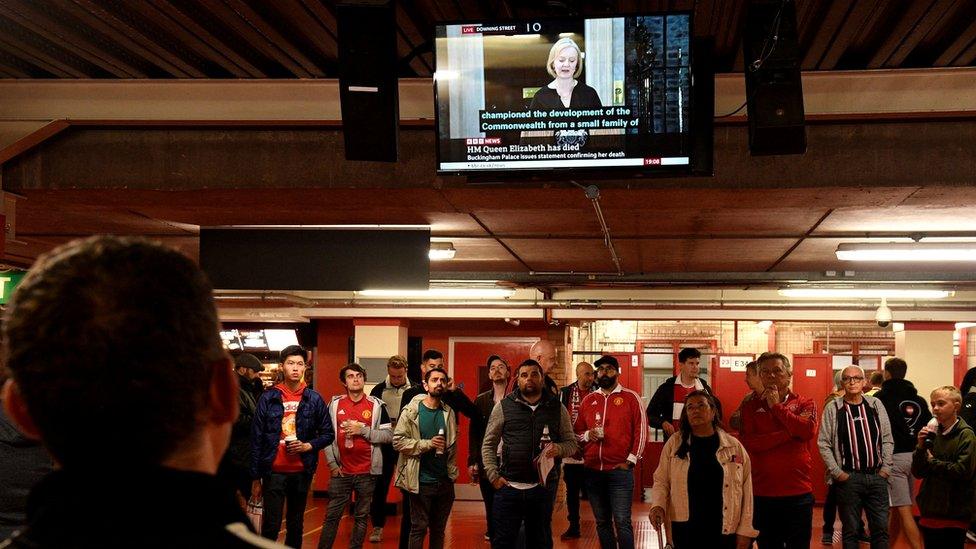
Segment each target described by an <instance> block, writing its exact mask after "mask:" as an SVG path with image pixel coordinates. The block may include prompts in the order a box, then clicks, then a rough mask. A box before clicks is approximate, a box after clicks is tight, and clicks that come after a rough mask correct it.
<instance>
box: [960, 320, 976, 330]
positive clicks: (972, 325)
mask: <svg viewBox="0 0 976 549" xmlns="http://www.w3.org/2000/svg"><path fill="white" fill-rule="evenodd" d="M966 328H976V322H956V329H957V330H964V329H966Z"/></svg>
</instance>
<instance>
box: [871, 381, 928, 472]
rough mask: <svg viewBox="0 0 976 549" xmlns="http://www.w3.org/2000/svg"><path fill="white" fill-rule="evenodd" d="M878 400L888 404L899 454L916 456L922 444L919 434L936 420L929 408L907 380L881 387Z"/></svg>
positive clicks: (883, 384)
mask: <svg viewBox="0 0 976 549" xmlns="http://www.w3.org/2000/svg"><path fill="white" fill-rule="evenodd" d="M874 398H876V399H878V400H880V401H881V402H882V403H884V407H885V411H886V412H888V422H889V423H891V436H892V437H893V438H894V439H895V453H896V454H902V453H905V452H912V451H914V450H915V446H916V445H917V444H918V432H919V431H920V430H921V429H922V427H925V424H926V423H928V422H929V420H930V419H932V414H931V412H929V405H928V403H926V402H925V399H924V398H922V397H920V396H918V391H917V390H916V389H915V386H914V385H912V382H911V381H908V380H907V379H889V380H886V381H885V382H884V383H882V384H881V389H880V390H879V391H878V392H877V393H875V394H874Z"/></svg>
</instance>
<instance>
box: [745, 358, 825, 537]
mask: <svg viewBox="0 0 976 549" xmlns="http://www.w3.org/2000/svg"><path fill="white" fill-rule="evenodd" d="M756 361H757V362H758V363H759V376H760V377H761V378H762V382H763V387H764V388H765V389H764V391H763V394H762V396H761V397H760V398H754V399H752V400H750V401H748V402H745V403H743V404H742V428H741V429H740V431H739V440H741V441H742V445H743V446H745V448H746V451H747V452H749V457H751V458H752V471H753V474H752V492H753V501H754V502H755V505H754V512H753V526H755V527H756V529H758V530H759V538H758V539H757V543H758V545H759V549H766V548H770V547H775V548H776V549H781V548H783V547H786V548H787V549H796V548H799V547H809V546H810V531H811V529H812V523H813V483H812V480H811V472H812V468H813V461H812V458H811V456H810V441H811V440H812V439H813V437H814V435H815V434H816V432H817V407H816V405H815V404H814V403H813V400H811V399H809V398H803V397H801V396H800V395H797V394H796V393H794V392H792V391H790V382H791V381H792V380H793V367H792V366H791V365H790V359H788V358H786V356H785V355H782V354H780V353H763V354H761V355H759V358H757V359H756Z"/></svg>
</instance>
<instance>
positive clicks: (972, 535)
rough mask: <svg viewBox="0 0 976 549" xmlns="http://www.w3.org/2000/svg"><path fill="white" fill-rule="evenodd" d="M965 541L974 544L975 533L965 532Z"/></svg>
mask: <svg viewBox="0 0 976 549" xmlns="http://www.w3.org/2000/svg"><path fill="white" fill-rule="evenodd" d="M966 539H967V540H968V541H969V543H976V532H973V531H972V530H966Z"/></svg>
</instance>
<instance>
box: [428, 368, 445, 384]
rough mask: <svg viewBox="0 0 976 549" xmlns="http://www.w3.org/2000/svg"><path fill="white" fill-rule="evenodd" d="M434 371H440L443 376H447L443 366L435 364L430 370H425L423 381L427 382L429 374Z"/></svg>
mask: <svg viewBox="0 0 976 549" xmlns="http://www.w3.org/2000/svg"><path fill="white" fill-rule="evenodd" d="M434 372H440V373H442V374H444V377H447V370H445V369H444V368H441V367H439V366H436V367H434V368H431V369H430V370H427V373H426V374H424V383H427V382H428V381H430V374H432V373H434Z"/></svg>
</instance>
